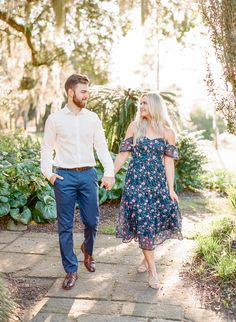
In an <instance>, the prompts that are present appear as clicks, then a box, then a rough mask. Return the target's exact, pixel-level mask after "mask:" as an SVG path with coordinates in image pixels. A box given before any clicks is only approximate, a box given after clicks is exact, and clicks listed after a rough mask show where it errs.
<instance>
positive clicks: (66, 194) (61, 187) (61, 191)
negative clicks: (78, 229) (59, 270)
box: [54, 170, 78, 273]
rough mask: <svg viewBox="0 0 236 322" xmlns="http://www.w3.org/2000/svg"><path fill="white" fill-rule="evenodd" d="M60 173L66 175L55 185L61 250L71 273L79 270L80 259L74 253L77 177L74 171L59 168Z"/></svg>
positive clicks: (64, 265)
mask: <svg viewBox="0 0 236 322" xmlns="http://www.w3.org/2000/svg"><path fill="white" fill-rule="evenodd" d="M58 174H59V175H60V176H62V177H64V180H59V179H56V182H55V185H54V191H55V197H56V204H57V217H58V233H59V243H60V251H61V258H62V264H63V267H64V269H65V271H66V273H71V272H77V268H78V259H77V257H76V255H75V253H74V244H73V223H74V209H75V202H76V193H77V192H76V191H77V187H76V178H74V176H73V171H67V170H59V171H58Z"/></svg>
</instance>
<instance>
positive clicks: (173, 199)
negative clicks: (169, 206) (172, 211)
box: [170, 190, 179, 202]
mask: <svg viewBox="0 0 236 322" xmlns="http://www.w3.org/2000/svg"><path fill="white" fill-rule="evenodd" d="M170 199H171V200H172V201H175V200H176V201H177V202H179V198H178V196H177V194H176V193H175V191H174V190H170Z"/></svg>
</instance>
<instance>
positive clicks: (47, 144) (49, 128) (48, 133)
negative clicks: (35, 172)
mask: <svg viewBox="0 0 236 322" xmlns="http://www.w3.org/2000/svg"><path fill="white" fill-rule="evenodd" d="M55 142H56V128H55V124H54V122H53V119H52V117H51V116H49V117H48V119H47V121H46V123H45V128H44V136H43V141H42V146H41V171H42V173H43V175H44V176H45V177H46V178H47V179H48V180H49V181H50V182H51V183H52V184H54V181H55V179H56V177H57V175H56V174H54V173H53V172H52V162H53V149H54V146H55Z"/></svg>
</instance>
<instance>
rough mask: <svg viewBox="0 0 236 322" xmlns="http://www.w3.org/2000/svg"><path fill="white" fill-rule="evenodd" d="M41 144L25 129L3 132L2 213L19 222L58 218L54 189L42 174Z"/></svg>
mask: <svg viewBox="0 0 236 322" xmlns="http://www.w3.org/2000/svg"><path fill="white" fill-rule="evenodd" d="M39 150H40V145H39V142H38V141H33V140H32V139H31V137H30V136H26V135H25V134H24V133H20V132H18V133H14V134H13V133H7V134H1V135H0V169H1V172H0V217H3V216H6V215H8V216H10V217H11V218H13V219H14V220H15V221H17V222H21V223H23V224H28V223H29V222H30V221H31V220H34V221H36V222H44V221H45V220H54V219H55V218H56V205H55V199H54V192H53V190H52V189H51V186H50V184H49V183H48V182H47V181H46V180H45V179H44V178H43V176H42V175H41V172H40V165H39V164H40V163H39V158H40V156H39Z"/></svg>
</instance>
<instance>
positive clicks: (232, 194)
mask: <svg viewBox="0 0 236 322" xmlns="http://www.w3.org/2000/svg"><path fill="white" fill-rule="evenodd" d="M226 193H227V195H228V198H229V200H230V202H231V205H232V206H233V208H234V209H235V210H236V186H229V187H228V188H226Z"/></svg>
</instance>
